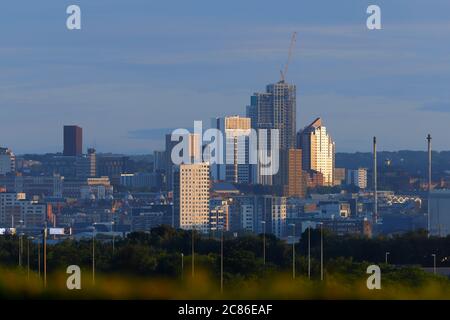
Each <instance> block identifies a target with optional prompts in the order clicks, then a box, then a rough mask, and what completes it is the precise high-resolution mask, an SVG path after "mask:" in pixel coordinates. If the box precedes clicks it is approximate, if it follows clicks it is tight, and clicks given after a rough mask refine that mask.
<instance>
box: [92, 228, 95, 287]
mask: <svg viewBox="0 0 450 320" xmlns="http://www.w3.org/2000/svg"><path fill="white" fill-rule="evenodd" d="M93 228H94V229H93V230H92V284H93V285H95V222H94V224H93Z"/></svg>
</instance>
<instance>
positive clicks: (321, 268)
mask: <svg viewBox="0 0 450 320" xmlns="http://www.w3.org/2000/svg"><path fill="white" fill-rule="evenodd" d="M320 281H323V222H320Z"/></svg>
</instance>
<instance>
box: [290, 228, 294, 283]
mask: <svg viewBox="0 0 450 320" xmlns="http://www.w3.org/2000/svg"><path fill="white" fill-rule="evenodd" d="M289 226H290V227H292V279H295V224H294V223H291V224H289Z"/></svg>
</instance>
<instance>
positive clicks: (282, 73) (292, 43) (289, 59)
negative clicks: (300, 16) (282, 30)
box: [280, 31, 297, 82]
mask: <svg viewBox="0 0 450 320" xmlns="http://www.w3.org/2000/svg"><path fill="white" fill-rule="evenodd" d="M296 41H297V32H296V31H294V33H293V34H292V38H291V45H290V46H289V53H288V59H287V61H286V64H285V65H284V70H280V73H281V81H282V82H284V80H285V79H286V74H287V72H288V68H289V63H290V62H291V59H292V53H293V52H294V47H295V42H296Z"/></svg>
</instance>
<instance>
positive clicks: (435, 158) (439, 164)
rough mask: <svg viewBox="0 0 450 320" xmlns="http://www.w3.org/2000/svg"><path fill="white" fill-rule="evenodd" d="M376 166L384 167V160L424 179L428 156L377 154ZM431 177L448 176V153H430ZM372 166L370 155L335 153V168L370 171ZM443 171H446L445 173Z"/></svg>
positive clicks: (449, 173)
mask: <svg viewBox="0 0 450 320" xmlns="http://www.w3.org/2000/svg"><path fill="white" fill-rule="evenodd" d="M377 157H378V165H379V166H384V165H385V161H386V160H390V162H391V167H392V168H397V169H399V170H404V171H406V172H408V173H409V174H411V175H417V176H422V177H425V176H426V173H427V166H428V154H427V152H426V151H408V150H402V151H395V152H388V151H382V152H378V155H377ZM432 165H433V176H435V175H436V176H440V177H442V176H444V175H450V151H441V152H433V153H432ZM372 166H373V159H372V153H369V152H356V153H336V167H338V168H346V169H356V168H358V167H364V168H369V169H371V168H372ZM445 171H448V172H447V173H446V172H445Z"/></svg>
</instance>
